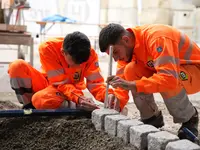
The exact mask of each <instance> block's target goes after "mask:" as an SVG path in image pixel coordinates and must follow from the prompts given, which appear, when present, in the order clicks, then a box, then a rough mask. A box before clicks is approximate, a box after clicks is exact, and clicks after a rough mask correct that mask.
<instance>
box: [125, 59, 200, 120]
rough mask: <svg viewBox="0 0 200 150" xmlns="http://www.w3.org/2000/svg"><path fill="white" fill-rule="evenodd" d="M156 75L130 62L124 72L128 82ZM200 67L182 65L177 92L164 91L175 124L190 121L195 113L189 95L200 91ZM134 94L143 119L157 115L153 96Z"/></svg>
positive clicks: (141, 65)
mask: <svg viewBox="0 0 200 150" xmlns="http://www.w3.org/2000/svg"><path fill="white" fill-rule="evenodd" d="M154 73H156V72H153V71H152V70H150V69H148V68H146V67H145V66H144V65H143V64H142V63H135V62H130V63H129V64H128V65H126V67H125V70H124V76H125V79H126V80H128V81H135V80H140V79H141V78H149V77H151V76H152V75H153V74H154ZM199 76H200V66H199V65H181V66H180V80H179V82H180V84H179V85H178V86H177V88H176V90H172V91H170V90H169V91H164V92H162V93H160V94H161V96H162V97H163V99H164V102H165V104H166V107H167V109H168V111H169V113H170V114H171V115H172V116H173V120H174V122H175V123H182V122H186V121H188V120H189V119H190V118H191V117H192V116H193V115H194V113H195V110H194V107H193V105H192V104H191V102H190V101H189V99H188V95H187V93H188V94H192V93H196V92H198V91H199V90H200V84H198V83H199V82H200V79H199ZM132 94H133V97H134V101H135V104H136V106H137V108H138V110H139V111H140V114H141V118H142V119H147V118H150V117H151V116H153V115H154V114H155V113H157V111H158V108H157V105H156V103H155V101H154V98H153V95H152V94H149V93H137V94H134V93H132Z"/></svg>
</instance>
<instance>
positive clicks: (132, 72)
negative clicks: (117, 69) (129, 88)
mask: <svg viewBox="0 0 200 150" xmlns="http://www.w3.org/2000/svg"><path fill="white" fill-rule="evenodd" d="M152 75H153V71H151V70H148V69H147V68H145V66H144V65H143V64H141V63H136V62H130V63H129V64H128V65H126V67H125V70H124V76H125V79H126V80H128V81H133V80H139V79H141V78H142V77H143V76H145V77H150V76H152Z"/></svg>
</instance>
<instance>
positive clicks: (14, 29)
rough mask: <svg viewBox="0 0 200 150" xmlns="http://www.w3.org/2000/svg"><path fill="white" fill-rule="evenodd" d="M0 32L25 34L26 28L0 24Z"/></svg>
mask: <svg viewBox="0 0 200 150" xmlns="http://www.w3.org/2000/svg"><path fill="white" fill-rule="evenodd" d="M0 31H10V32H26V31H27V26H24V25H8V24H2V23H1V24H0Z"/></svg>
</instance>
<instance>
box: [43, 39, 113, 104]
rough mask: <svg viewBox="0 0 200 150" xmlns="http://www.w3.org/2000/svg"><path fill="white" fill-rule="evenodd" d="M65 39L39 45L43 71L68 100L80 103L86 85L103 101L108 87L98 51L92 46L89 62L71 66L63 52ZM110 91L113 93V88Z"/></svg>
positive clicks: (51, 40)
mask: <svg viewBox="0 0 200 150" xmlns="http://www.w3.org/2000/svg"><path fill="white" fill-rule="evenodd" d="M63 40H64V39H63V38H52V39H49V40H48V41H45V42H44V43H42V44H41V45H40V46H39V54H40V61H41V64H42V73H44V74H45V75H46V76H47V79H48V81H49V84H51V85H55V86H57V88H58V90H60V91H61V92H63V93H64V94H65V95H66V96H67V98H68V100H72V101H74V102H76V103H78V96H81V95H83V93H82V90H83V89H85V88H86V87H87V88H88V90H89V91H90V92H91V93H92V95H93V96H94V97H95V99H96V100H99V101H101V102H103V101H104V97H105V90H106V87H105V84H104V79H103V77H102V75H101V74H100V68H99V63H98V56H97V54H96V52H95V51H94V49H92V48H91V55H90V57H89V60H88V61H87V62H84V63H82V64H81V65H80V67H78V68H73V67H70V66H69V65H68V64H67V62H66V61H65V59H64V56H63V55H62V53H61V49H62V44H63ZM84 78H86V82H87V84H85V82H84ZM74 93H75V94H76V95H78V96H76V95H75V94H74ZM109 93H112V90H111V89H110V90H109Z"/></svg>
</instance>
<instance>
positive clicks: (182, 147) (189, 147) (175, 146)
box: [165, 140, 200, 150]
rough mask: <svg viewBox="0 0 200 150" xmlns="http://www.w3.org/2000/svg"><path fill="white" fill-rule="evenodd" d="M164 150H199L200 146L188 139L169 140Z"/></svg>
mask: <svg viewBox="0 0 200 150" xmlns="http://www.w3.org/2000/svg"><path fill="white" fill-rule="evenodd" d="M165 150H200V146H199V145H197V144H194V143H192V142H191V141H189V140H178V141H174V142H169V143H168V144H167V146H166V149H165Z"/></svg>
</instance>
